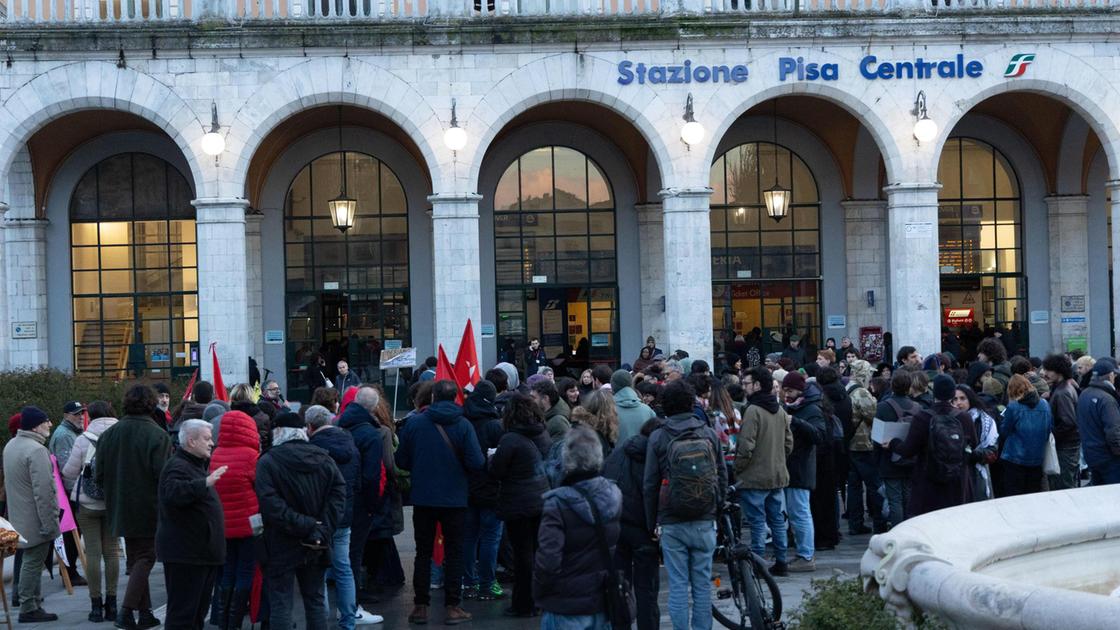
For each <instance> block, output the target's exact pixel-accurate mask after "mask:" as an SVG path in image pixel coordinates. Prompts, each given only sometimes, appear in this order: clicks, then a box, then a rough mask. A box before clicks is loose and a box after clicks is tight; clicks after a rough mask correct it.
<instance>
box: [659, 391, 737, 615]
mask: <svg viewBox="0 0 1120 630" xmlns="http://www.w3.org/2000/svg"><path fill="white" fill-rule="evenodd" d="M695 401H696V391H695V390H694V389H693V388H692V386H691V385H689V384H688V382H686V381H684V380H675V381H672V382H670V383H669V384H667V385H666V386H665V388H664V389H663V390H662V392H661V397H660V403H661V409H662V412H663V413H664V414H665V415H666V418H665V419H664V420H662V423H661V427H660V428H659V429H657V430H656V431H654V432H653V434H652V435H650V437H649V445H648V446H647V447H646V465H645V472H644V474H643V484H642V485H643V488H644V491H643V494H644V495H645V503H646V525H647V526H648V527H649V530H650V532H651V533H654V534H655V535H657V536H658V537H659V538H660V541H661V553H662V556H663V557H664V560H665V568H666V570H667V571H668V574H669V617H670V619H672V622H673V628H674V629H675V630H687V629H688V628H710V627H711V625H712V619H711V615H712V610H711V590H710V589H711V587H712V583H711V574H712V553H713V552H714V551H715V547H716V526H715V520H716V516H717V515H718V513H719V509H720V506H722V505H723V501H724V495H725V493H726V492H727V466H725V465H723V454H722V452H721V451H720V442H719V436H717V435H716V432H715V430H714V429H712V428H711V427H710V426H709V425H708V424H707V423H706V422H705V421H703V420H701V419H700V418H698V417H697V416H696V415H695V414H694V413H693V412H692V408H693V405H694V404H695ZM689 593H691V594H692V598H693V600H692V607H691V608H692V610H691V618H692V623H691V624H689V617H690V615H689V602H688V597H689Z"/></svg>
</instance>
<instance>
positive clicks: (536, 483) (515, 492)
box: [490, 424, 552, 521]
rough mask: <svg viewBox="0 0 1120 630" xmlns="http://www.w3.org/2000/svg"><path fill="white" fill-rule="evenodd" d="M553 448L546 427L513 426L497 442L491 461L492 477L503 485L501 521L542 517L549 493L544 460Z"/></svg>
mask: <svg viewBox="0 0 1120 630" xmlns="http://www.w3.org/2000/svg"><path fill="white" fill-rule="evenodd" d="M551 446H552V438H550V437H549V436H548V431H546V430H545V427H544V425H543V424H533V425H528V426H526V425H523V424H518V425H514V426H513V428H511V429H510V430H509V432H507V433H506V434H505V435H503V436H502V439H501V440H499V441H498V450H497V452H495V453H494V456H493V457H492V458H490V476H491V477H492V478H493V479H495V480H497V481H498V482H499V483H500V484H501V487H500V489H499V491H498V506H497V508H498V516H500V517H501V518H502V520H505V521H509V520H512V519H518V518H530V517H535V516H539V515H540V513H541V505H542V504H543V502H544V499H543V496H544V493H545V492H548V477H546V476H545V473H544V460H545V458H546V457H547V456H548V450H549V448H550V447H551Z"/></svg>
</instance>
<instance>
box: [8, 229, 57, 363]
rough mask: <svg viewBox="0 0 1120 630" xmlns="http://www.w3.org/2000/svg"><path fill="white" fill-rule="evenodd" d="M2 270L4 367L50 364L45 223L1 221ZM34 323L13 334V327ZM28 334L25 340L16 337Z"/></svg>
mask: <svg viewBox="0 0 1120 630" xmlns="http://www.w3.org/2000/svg"><path fill="white" fill-rule="evenodd" d="M3 262H4V271H5V276H6V278H5V280H6V281H7V282H6V286H7V287H8V295H7V298H8V299H7V304H6V308H7V313H6V315H7V317H6V318H5V319H4V320H3V325H4V326H5V330H4V338H5V339H7V340H8V342H9V343H8V348H7V349H8V361H7V367H8V368H24V369H35V368H38V367H42V366H45V365H49V364H50V360H49V359H50V358H49V356H48V344H47V335H48V327H49V324H48V321H47V221H46V220H44V219H24V218H13V217H11V216H8V217H6V219H5V221H4V254H3ZM23 324H34V328H35V330H34V332H33V335H34V336H30V335H31V334H32V333H30V332H28V328H29V327H27V326H21V328H22V333H21V334H18V335H17V334H15V333H13V328H14V327H15V326H17V325H23ZM24 335H28V337H27V338H16V337H22V336H24Z"/></svg>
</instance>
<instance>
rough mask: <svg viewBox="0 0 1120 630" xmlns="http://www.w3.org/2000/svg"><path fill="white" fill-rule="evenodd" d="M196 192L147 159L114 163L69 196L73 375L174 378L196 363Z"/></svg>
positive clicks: (128, 156) (101, 166) (94, 171)
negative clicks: (133, 375)
mask: <svg viewBox="0 0 1120 630" xmlns="http://www.w3.org/2000/svg"><path fill="white" fill-rule="evenodd" d="M192 196H193V195H192V193H191V188H190V185H189V184H188V183H187V180H186V178H185V177H183V175H182V173H180V172H179V171H178V170H177V169H176V168H175V167H173V166H171V165H170V164H168V163H167V162H165V161H164V160H162V159H160V158H158V157H155V156H152V155H148V154H145V153H123V154H120V155H115V156H113V157H110V158H107V159H105V160H103V161H101V162H100V163H98V164H97V165H95V166H94V167H93V168H91V169H90V170H89V171H87V172H86V174H85V175H83V176H82V178H81V180H79V182H78V185H77V187H76V188H75V189H74V194H73V196H72V197H71V198H70V264H71V269H72V278H71V281H72V293H73V300H74V302H73V307H74V371H75V372H76V373H79V374H91V375H101V376H107V377H112V378H124V377H125V376H126V375H127V374H146V375H150V376H156V377H168V376H171V375H172V374H173V373H178V372H189V371H190V370H192V369H193V368H192V365H194V364H196V363H197V362H198V269H197V267H198V262H197V256H196V246H195V225H194V208H193V207H191V198H192Z"/></svg>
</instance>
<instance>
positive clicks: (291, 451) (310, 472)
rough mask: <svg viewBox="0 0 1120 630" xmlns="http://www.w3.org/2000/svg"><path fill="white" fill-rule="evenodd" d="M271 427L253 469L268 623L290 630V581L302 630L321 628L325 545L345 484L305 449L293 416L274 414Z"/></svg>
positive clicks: (330, 463)
mask: <svg viewBox="0 0 1120 630" xmlns="http://www.w3.org/2000/svg"><path fill="white" fill-rule="evenodd" d="M272 426H273V429H272V449H271V450H269V451H268V452H267V453H265V454H264V455H263V456H261V459H260V461H259V462H258V463H257V498H258V500H259V501H260V508H261V518H262V519H263V521H264V534H263V542H264V545H263V547H264V549H263V554H262V555H263V556H264V557H263V558H262V559H261V565H262V566H263V568H264V571H265V576H266V579H267V580H268V589H269V623H270V624H271V626H272V627H273V628H291V627H292V596H293V592H292V582H293V579H294V580H298V582H299V590H300V595H302V597H303V608H304V612H305V614H306V622H305V624H304V626H303V627H306V628H325V627H327V611H326V607H325V605H324V598H323V587H324V579H323V578H324V574H325V573H326V567H327V566H329V565H330V557H329V554H328V545H329V544H330V541H331V539H332V537H333V535H334V530H335V528H336V527H337V526H338V524H339V523H340V522H341V521H342V515H343V511H344V510H345V507H346V482H345V481H344V480H343V479H342V474H341V473H340V472H339V471H338V466H336V465H335V463H334V460H332V459H331V456H330V455H328V454H327V452H326V451H324V450H323V449H321V448H319V447H317V446H312V445H311V444H309V443H308V441H307V434H306V432H305V425H304V421H303V419H302V418H300V417H299V415H297V414H295V413H291V412H287V413H282V414H279V415H277V416H276V417H275V418H273V422H272Z"/></svg>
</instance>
